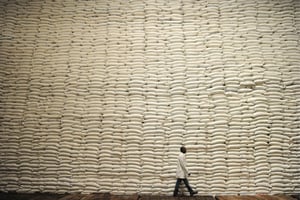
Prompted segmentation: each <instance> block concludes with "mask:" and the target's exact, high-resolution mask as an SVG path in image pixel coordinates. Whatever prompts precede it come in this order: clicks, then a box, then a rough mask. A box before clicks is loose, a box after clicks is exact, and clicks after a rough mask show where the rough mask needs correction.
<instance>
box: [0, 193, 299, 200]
mask: <svg viewBox="0 0 300 200" xmlns="http://www.w3.org/2000/svg"><path fill="white" fill-rule="evenodd" d="M173 199H178V200H185V199H190V200H192V199H195V200H299V195H291V196H290V195H252V196H216V197H213V196H199V195H198V196H194V197H188V196H181V197H172V196H152V195H137V194H135V195H126V196H120V195H111V194H109V193H97V194H48V193H34V194H20V193H11V192H10V193H4V192H0V200H173Z"/></svg>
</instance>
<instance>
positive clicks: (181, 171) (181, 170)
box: [173, 146, 198, 197]
mask: <svg viewBox="0 0 300 200" xmlns="http://www.w3.org/2000/svg"><path fill="white" fill-rule="evenodd" d="M185 153H186V148H185V147H184V146H182V147H181V148H180V154H179V156H178V160H177V171H176V178H177V181H176V185H175V189H174V193H173V196H174V197H176V196H177V195H178V189H179V185H180V183H181V181H183V182H184V184H185V186H186V187H187V189H188V190H189V192H190V195H191V196H194V194H197V193H198V192H197V191H193V189H192V188H191V186H190V185H189V181H188V179H187V177H188V176H190V175H191V174H190V173H189V172H188V169H187V167H186V160H185Z"/></svg>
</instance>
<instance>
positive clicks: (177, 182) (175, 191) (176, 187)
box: [173, 178, 182, 197]
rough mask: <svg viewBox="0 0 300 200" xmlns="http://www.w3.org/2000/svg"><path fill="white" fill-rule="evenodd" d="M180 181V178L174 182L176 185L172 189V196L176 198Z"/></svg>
mask: <svg viewBox="0 0 300 200" xmlns="http://www.w3.org/2000/svg"><path fill="white" fill-rule="evenodd" d="M181 180H182V179H180V178H178V179H177V181H176V185H175V189H174V193H173V196H174V197H176V196H177V195H178V189H179V185H180V183H181Z"/></svg>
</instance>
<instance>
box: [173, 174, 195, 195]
mask: <svg viewBox="0 0 300 200" xmlns="http://www.w3.org/2000/svg"><path fill="white" fill-rule="evenodd" d="M181 181H183V182H184V184H185V186H186V187H187V189H188V190H189V192H190V194H193V189H192V188H191V186H190V184H189V181H188V179H187V178H178V179H177V181H176V185H175V190H174V193H173V196H174V197H175V196H177V195H178V189H179V185H180V183H181Z"/></svg>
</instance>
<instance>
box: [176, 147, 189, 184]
mask: <svg viewBox="0 0 300 200" xmlns="http://www.w3.org/2000/svg"><path fill="white" fill-rule="evenodd" d="M188 174H189V172H188V169H187V166H186V160H185V154H184V153H182V152H180V154H179V156H178V159H177V170H176V178H182V179H183V178H186V177H188Z"/></svg>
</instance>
